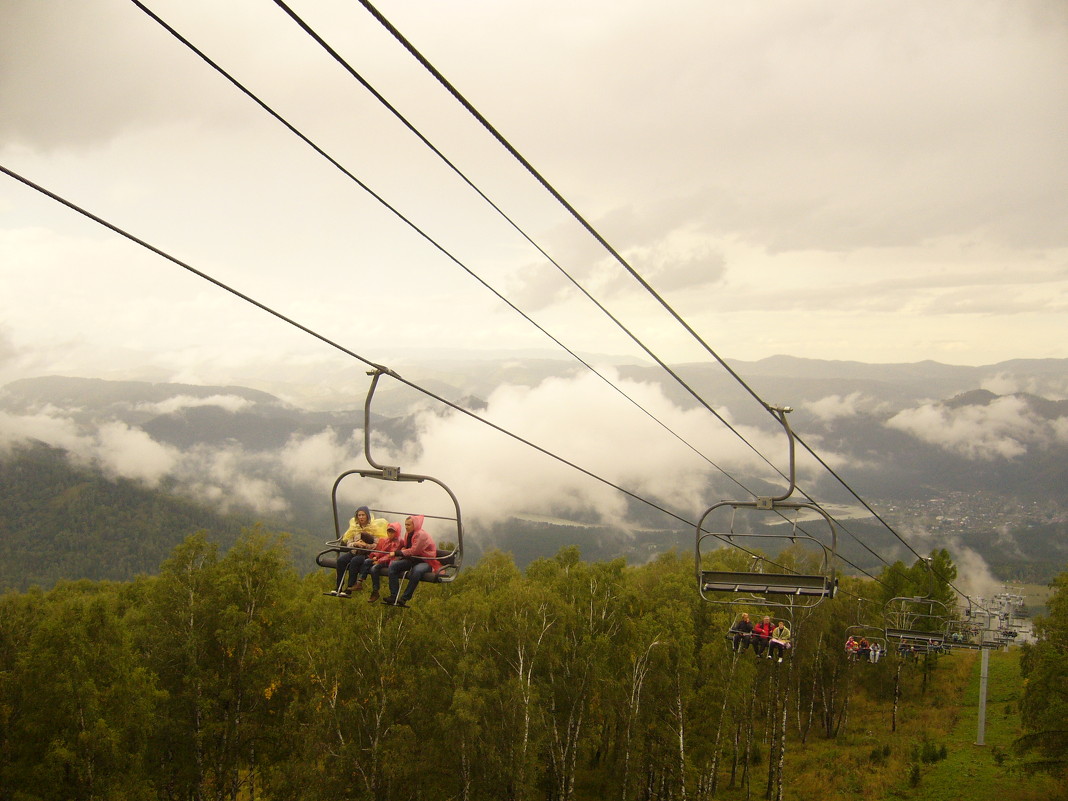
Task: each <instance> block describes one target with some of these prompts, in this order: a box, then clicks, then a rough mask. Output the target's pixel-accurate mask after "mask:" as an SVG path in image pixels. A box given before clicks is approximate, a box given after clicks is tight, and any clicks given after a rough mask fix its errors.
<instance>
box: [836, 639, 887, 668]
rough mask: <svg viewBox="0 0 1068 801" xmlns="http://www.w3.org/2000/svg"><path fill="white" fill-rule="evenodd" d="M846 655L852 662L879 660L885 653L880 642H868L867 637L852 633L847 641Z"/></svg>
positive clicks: (873, 661)
mask: <svg viewBox="0 0 1068 801" xmlns="http://www.w3.org/2000/svg"><path fill="white" fill-rule="evenodd" d="M845 651H846V656H848V657H849V660H850V661H851V662H858V661H859V662H871V663H873V664H874V663H876V662H878V661H879V660H880V659H881V658H882V655H883V646H882V645H881V644H880V643H878V642H868V638H867V637H854V636H853V635H850V636H849V637H847V638H846V641H845Z"/></svg>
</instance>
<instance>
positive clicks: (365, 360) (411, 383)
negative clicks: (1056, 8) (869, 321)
mask: <svg viewBox="0 0 1068 801" xmlns="http://www.w3.org/2000/svg"><path fill="white" fill-rule="evenodd" d="M135 1H136V0H135ZM0 172H2V173H4V174H5V175H7V176H9V177H11V178H13V179H15V180H16V181H19V182H20V183H22V184H24V185H25V186H27V187H29V188H30V189H33V190H35V191H37V192H39V193H40V194H42V195H45V196H46V197H48V198H50V199H52V200H54V201H56V202H57V203H59V204H61V205H63V206H66V207H67V208H68V209H70V210H72V211H74V212H76V213H78V214H80V215H82V216H83V217H86V218H87V219H89V220H92V221H93V222H95V223H97V224H98V225H101V226H103V227H104V228H107V229H108V230H109V231H112V232H113V233H115V234H118V235H119V236H122V237H124V238H125V239H128V240H130V241H131V242H133V243H134V244H137V245H140V246H141V247H143V248H145V249H146V250H149V251H151V252H152V253H154V254H156V255H157V256H159V257H161V258H163V259H165V260H167V261H169V262H171V263H172V264H174V265H176V266H178V267H181V268H182V269H183V270H186V271H187V272H189V273H192V274H193V275H195V276H197V277H198V278H201V279H202V280H205V281H207V282H209V283H211V284H213V285H214V286H216V287H217V288H219V289H222V290H223V291H225V292H229V293H230V294H231V295H234V296H235V297H237V298H239V299H240V300H243V301H245V302H246V303H249V304H251V305H253V306H255V307H256V308H258V309H260V310H261V311H264V312H266V313H268V314H270V315H272V316H273V317H276V318H278V319H279V320H281V321H282V322H284V323H287V324H288V325H291V326H293V327H294V328H297V329H298V330H300V331H303V332H304V333H306V334H308V335H310V336H312V337H314V338H315V339H317V340H319V341H320V342H322V343H323V344H326V345H329V346H330V347H332V348H334V349H335V350H338V351H340V352H341V353H344V354H345V355H346V356H350V357H351V358H354V359H356V360H357V361H360V362H363V363H364V364H365V365H367V366H369V367H373V368H374V369H375V370H378V371H381V372H382V373H384V374H386V375H389V376H390V377H392V378H393V379H395V380H396V381H398V382H400V383H402V384H404V385H405V386H407V387H409V388H411V389H414V390H415V391H417V392H420V393H422V394H423V395H425V396H427V397H428V398H431V399H433V400H435V401H437V402H439V403H441V404H443V405H444V406H447V407H449V408H450V409H453V410H454V411H456V412H459V413H461V414H464V415H466V416H468V417H470V418H472V419H473V420H476V421H478V422H480V423H482V424H483V425H487V426H489V427H490V428H492V429H494V430H495V431H498V432H499V433H501V434H504V435H505V436H508V437H511V438H512V439H514V440H516V441H517V442H519V443H521V444H523V445H526V446H528V447H530V448H533V449H534V450H536V451H538V452H540V453H542V454H544V455H545V456H548V457H550V458H552V459H555V460H556V461H558V462H560V463H561V464H564V465H566V466H568V467H570V468H572V469H574V470H577V471H578V472H580V473H582V474H584V475H586V476H588V477H589V478H592V479H594V480H596V481H599V482H601V483H602V484H605V485H606V486H609V487H611V488H612V489H615V490H617V491H618V492H621V493H623V494H624V495H626V496H628V497H630V498H632V499H634V500H636V501H638V502H639V503H642V504H645V505H646V506H649V507H651V508H653V509H655V510H657V511H659V512H661V513H663V514H665V515H667V516H668V517H670V518H672V519H674V520H677V521H679V522H680V523H684V524H686V525H687V526H688V527H692V526H694V525H695V524H694V522H693V521H691V520H687V519H686V518H684V517H682V516H681V515H678V514H676V513H675V512H672V511H671V510H669V509H666V508H664V507H663V506H661V505H659V504H657V503H655V502H653V501H651V500H648V499H647V498H644V497H642V496H641V495H638V494H637V493H635V492H632V491H631V490H628V489H626V488H624V487H621V486H619V485H618V484H615V483H614V482H612V481H609V480H608V479H606V478H604V477H602V476H599V475H598V474H596V473H594V472H593V471H591V470H588V469H586V468H584V467H581V466H580V465H578V464H575V463H574V462H572V461H570V460H568V459H565V458H564V457H562V456H560V455H558V454H556V453H554V452H552V451H550V450H548V449H547V448H544V447H542V446H540V445H537V444H535V443H533V442H531V441H530V440H527V439H525V438H524V437H521V436H519V435H518V434H515V433H513V432H512V431H509V430H508V429H506V428H504V427H503V426H500V425H498V424H496V423H494V422H492V421H491V420H487V419H486V418H484V417H481V416H479V415H478V414H475V413H474V412H472V411H470V410H469V409H465V408H464V407H462V406H460V405H458V404H456V403H454V402H453V401H450V400H448V399H447V398H444V397H442V396H440V395H438V394H437V393H435V392H432V391H431V390H429V389H426V388H425V387H423V386H420V385H419V384H418V383H416V382H414V381H411V380H409V379H406V378H404V377H403V376H401V375H400V374H399V373H397V372H395V371H393V370H391V369H390V368H388V367H385V366H383V365H380V364H378V363H376V362H374V361H371V360H370V359H368V358H366V357H365V356H362V355H360V354H359V353H356V352H355V351H353V350H351V349H349V348H347V347H345V346H344V345H342V344H340V343H338V342H336V341H334V340H332V339H330V338H329V337H327V336H325V335H323V334H320V333H319V332H317V331H315V330H314V329H312V328H310V327H309V326H306V325H304V324H302V323H300V322H298V321H296V320H294V319H293V318H291V317H288V316H286V315H285V314H283V313H282V312H279V311H277V310H276V309H273V308H272V307H270V306H268V305H267V304H265V303H262V302H261V301H258V300H256V299H255V298H253V297H251V296H250V295H248V294H246V293H244V292H241V291H240V290H238V289H236V288H235V287H232V286H230V285H228V284H226V283H224V282H222V281H220V280H219V279H217V278H215V277H213V276H211V275H209V274H208V273H206V272H204V271H203V270H199V269H197V268H196V267H193V266H192V265H191V264H189V263H187V262H185V261H182V260H181V259H179V258H177V257H176V256H173V255H171V254H170V253H167V252H166V251H165V250H163V249H161V248H158V247H156V246H155V245H152V244H150V243H149V242H147V241H145V240H144V239H141V238H140V237H138V236H136V235H134V234H132V233H130V232H129V231H126V230H125V229H123V228H121V227H119V226H118V225H115V224H114V223H111V222H109V221H107V220H105V219H104V218H102V217H100V216H98V215H96V214H94V213H92V212H91V211H89V210H88V209H85V208H83V207H81V206H79V205H77V204H76V203H74V202H73V201H70V200H68V199H66V198H64V197H62V196H61V195H59V194H57V193H55V192H52V191H50V190H49V189H46V188H45V187H43V186H41V185H40V184H38V183H36V182H34V181H32V180H30V179H29V178H26V177H25V176H23V175H20V174H19V173H17V172H15V171H14V170H11V169H9V168H8V167H6V166H4V165H3V164H0ZM725 544H727V545H732V546H733V547H736V548H737V547H739V546H737V545H734V544H733V543H729V542H728V543H725ZM741 550H743V551H746V552H747V553H750V555H751V556H758V554H753V553H751V552H749V551H747V550H746V549H745V548H741ZM762 558H763V557H762ZM768 561H769V563H770V564H775V563H774V562H771V560H768ZM843 561H844V560H843ZM850 564H851V563H850ZM776 566H778V567H782V566H781V565H776ZM853 567H856V565H853ZM857 569H860V568H857ZM862 572H864V571H862ZM866 575H867V574H866ZM871 578H875V577H874V576H872V577H871ZM876 580H878V579H876Z"/></svg>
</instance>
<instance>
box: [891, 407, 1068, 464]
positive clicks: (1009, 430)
mask: <svg viewBox="0 0 1068 801" xmlns="http://www.w3.org/2000/svg"><path fill="white" fill-rule="evenodd" d="M886 424H887V425H888V426H889V427H890V428H895V429H898V430H899V431H904V432H906V433H908V434H911V435H912V436H914V437H916V438H917V439H920V440H922V441H924V442H929V443H931V444H932V445H937V446H938V447H940V448H944V449H946V450H948V451H952V452H954V453H959V454H961V455H962V456H965V457H967V458H969V459H974V460H984V461H991V460H994V459H1014V458H1016V457H1018V456H1022V455H1023V454H1025V453H1027V451H1028V450H1029V449H1030V448H1033V447H1046V446H1048V445H1049V444H1050V443H1051V442H1068V418H1063V417H1062V418H1057V419H1055V420H1052V421H1051V420H1045V419H1043V418H1041V417H1039V416H1038V415H1036V414H1035V413H1034V412H1033V411H1032V410H1031V408H1030V407H1029V406H1028V404H1027V402H1026V401H1025V400H1024V399H1023V398H1019V397H1011V396H1010V397H1003V398H997V399H995V400H993V401H991V402H990V403H989V404H987V405H985V406H962V407H959V408H949V407H945V406H941V405H938V404H925V405H923V406H919V407H917V408H914V409H905V410H904V411H901V412H899V413H898V414H896V415H894V416H893V417H892V418H890V420H888V421H887V423H886Z"/></svg>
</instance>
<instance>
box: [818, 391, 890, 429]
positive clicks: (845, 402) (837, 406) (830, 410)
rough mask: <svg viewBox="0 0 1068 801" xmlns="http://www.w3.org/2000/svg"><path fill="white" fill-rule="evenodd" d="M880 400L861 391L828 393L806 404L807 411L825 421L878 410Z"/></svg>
mask: <svg viewBox="0 0 1068 801" xmlns="http://www.w3.org/2000/svg"><path fill="white" fill-rule="evenodd" d="M878 407H879V402H878V401H876V400H875V399H874V398H871V397H869V396H867V395H864V394H863V393H861V392H851V393H850V394H848V395H828V396H827V397H825V398H820V399H819V400H817V401H813V402H812V403H806V404H805V411H807V412H809V413H811V414H813V415H815V416H816V417H818V418H819V419H820V420H822V421H823V422H824V423H829V422H831V421H832V420H837V419H839V418H842V417H856V416H857V415H858V414H861V413H869V412H872V411H875V410H877V409H878Z"/></svg>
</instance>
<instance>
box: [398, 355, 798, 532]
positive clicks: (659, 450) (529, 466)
mask: <svg viewBox="0 0 1068 801" xmlns="http://www.w3.org/2000/svg"><path fill="white" fill-rule="evenodd" d="M607 373H608V374H609V375H612V378H613V380H614V381H615V382H616V383H617V384H618V385H619V386H620V387H621V388H622V389H623V390H624V391H626V392H627V394H628V395H630V396H631V397H633V398H634V399H635V400H636V401H637V402H638V403H639V404H640V405H641V406H642V407H643V408H644V409H646V410H648V411H649V412H650V413H651V414H652V415H655V416H656V417H657V418H658V419H660V420H661V421H663V422H664V424H665V425H666V426H668V427H670V428H671V429H672V430H673V431H675V432H677V434H678V435H679V437H681V440H684V441H680V439H678V438H676V437H673V436H671V434H669V433H666V432H665V431H664V429H663V428H662V427H661V426H660V425H659V424H658V423H657V422H655V421H654V420H652V419H650V418H649V417H648V416H647V415H645V414H644V413H642V412H641V411H640V410H639V409H636V408H635V407H634V406H633V405H632V404H630V403H629V402H628V401H626V399H624V398H622V397H621V396H620V395H619V394H617V393H615V392H614V391H612V390H611V389H610V388H608V387H606V385H604V384H603V382H601V381H600V379H598V378H597V377H596V376H593V375H591V374H581V375H579V376H577V377H574V378H551V379H548V380H545V381H543V382H542V383H540V384H538V385H537V386H534V387H523V386H500V387H498V388H497V389H496V390H495V391H494V392H493V393H492V394H491V395H490V396H489V398H488V399H487V404H488V406H487V408H486V409H485V411H484V412H481V413H480V416H482V417H484V418H486V419H488V420H490V421H492V422H493V423H494V424H496V425H499V426H501V427H502V428H504V429H506V430H508V431H511V432H514V433H515V434H516V435H517V436H519V437H522V438H523V439H525V440H527V441H529V442H532V443H535V444H536V445H538V446H540V447H542V448H545V449H546V450H547V451H549V452H551V453H553V454H556V455H558V456H559V457H560V458H561V459H564V460H567V461H569V462H571V463H573V464H574V465H578V466H580V467H581V468H583V469H585V470H588V471H589V472H590V473H592V474H593V476H591V475H587V474H584V473H583V472H582V471H581V470H578V469H576V468H575V467H572V466H569V465H567V464H564V463H562V462H560V461H558V460H556V459H554V458H553V457H552V456H549V455H546V454H545V453H540V452H538V451H536V450H535V449H533V448H531V447H529V446H528V445H526V444H523V443H522V442H519V441H516V440H514V439H512V438H509V437H507V436H506V435H504V434H501V433H500V432H497V431H494V430H493V429H491V428H489V427H487V426H485V425H483V424H481V423H479V422H477V421H474V420H472V419H470V418H468V417H466V416H463V415H459V414H456V413H453V412H449V413H445V414H442V413H440V412H430V411H428V412H425V413H423V414H422V415H421V416H420V417H419V420H418V426H419V435H418V444H417V445H416V446H413V447H412V448H411V449H410V450H408V451H407V452H403V453H383V454H380V455H379V456H378V457H377V458H379V460H380V461H383V460H386V459H388V460H389V463H392V464H400V465H402V466H403V467H404V469H405V470H407V471H410V472H419V473H424V474H429V475H433V476H435V477H436V478H438V479H440V480H442V481H445V482H446V483H447V484H448V485H449V486H450V487H451V488H452V489H453V491H454V492H455V493H456V494H457V495H458V496H459V497H460V498H461V499H463V504H464V506H465V507H466V508H467V511H466V512H465V514H466V515H470V516H472V517H477V518H478V519H479V521H480V522H481V523H482V524H484V525H489V524H492V523H496V522H501V521H504V520H506V519H507V518H508V517H510V516H512V515H516V514H527V515H546V514H551V513H555V514H557V515H559V516H568V515H570V516H572V517H574V518H576V519H580V520H585V521H587V522H600V523H605V524H608V525H611V526H612V527H613V528H615V529H620V530H622V529H625V528H626V525H627V520H626V517H625V512H626V504H627V496H626V495H625V494H624V493H623V492H620V490H619V489H616V488H614V487H612V486H608V484H606V483H604V482H602V481H600V480H598V478H597V477H600V478H603V479H604V480H605V481H607V482H611V483H612V484H615V485H616V486H618V487H621V488H623V489H626V490H628V491H630V492H633V493H634V494H636V495H638V496H640V497H641V498H643V499H647V500H649V501H652V502H654V503H656V504H657V505H660V506H662V507H663V508H666V509H667V510H669V511H670V512H672V513H674V514H678V515H679V516H681V517H683V519H685V520H688V521H691V522H692V521H695V520H696V518H697V517H698V516H699V515H700V513H701V512H703V511H704V509H706V508H707V507H708V506H710V505H711V504H712V503H713V502H715V501H718V500H720V498H719V497H718V496H717V497H709V492H710V486H713V484H712V483H711V482H717V483H723V482H724V481H726V479H723V476H722V473H721V472H720V469H722V470H723V471H726V472H728V473H730V474H732V475H741V476H745V477H750V476H752V475H754V474H759V475H764V476H768V477H770V479H771V480H774V481H776V482H777V483H780V484H781V483H782V479H780V478H778V477H775V476H773V475H771V474H772V471H771V468H769V467H768V466H767V465H766V464H765V463H764V462H763V460H762V459H760V457H759V456H757V455H756V454H754V453H753V451H752V450H751V449H750V448H749V447H748V446H747V445H745V443H743V442H741V441H740V440H739V439H738V437H737V436H736V435H735V434H733V433H732V432H730V431H729V430H728V429H727V428H726V427H725V426H723V425H722V424H720V423H717V422H716V421H715V420H714V418H712V417H711V415H710V414H709V413H708V411H707V410H705V409H701V408H698V409H689V410H684V409H681V408H680V407H678V406H676V405H675V404H673V403H671V402H670V401H669V400H668V399H667V398H666V397H665V396H664V395H663V393H662V391H661V389H660V388H659V387H658V386H656V385H654V384H646V383H639V382H634V381H628V380H623V379H620V378H619V377H618V376H615V375H613V374H612V371H611V370H607ZM726 416H727V418H728V419H729V415H726ZM736 428H737V429H738V430H739V431H740V432H741V433H742V434H743V436H745V437H746V439H748V440H749V441H750V442H752V443H753V444H754V446H755V447H756V448H757V449H758V450H760V451H761V452H763V453H770V454H772V458H773V460H776V462H777V465H778V466H779V467H780V469H783V470H785V469H786V466H787V465H786V464H785V451H786V440H785V437H784V436H783V435H782V433H781V432H775V431H765V430H761V429H755V428H749V427H745V426H736ZM686 443H690V444H692V447H691V446H690V445H688V444H686ZM594 476H596V477H594ZM732 486H734V485H733V484H732ZM736 492H739V493H741V492H742V491H741V490H737V489H736Z"/></svg>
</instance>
